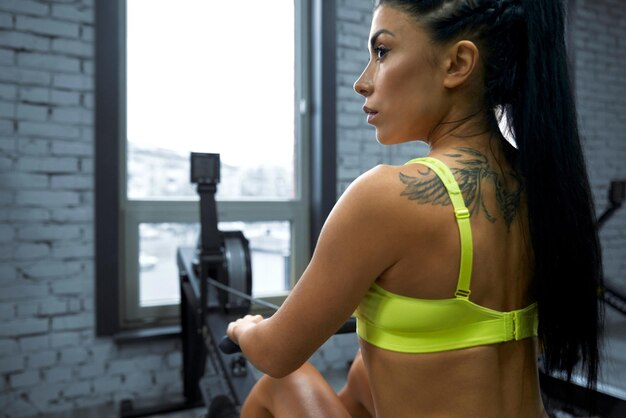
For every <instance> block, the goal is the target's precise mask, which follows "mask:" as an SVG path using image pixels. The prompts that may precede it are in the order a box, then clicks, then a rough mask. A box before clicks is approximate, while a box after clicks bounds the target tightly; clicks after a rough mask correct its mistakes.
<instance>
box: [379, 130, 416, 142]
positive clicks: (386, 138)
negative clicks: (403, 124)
mask: <svg viewBox="0 0 626 418" xmlns="http://www.w3.org/2000/svg"><path fill="white" fill-rule="evenodd" d="M376 141H378V143H379V144H382V145H395V144H404V143H405V142H411V141H423V140H422V139H419V138H417V137H416V136H411V135H403V134H402V133H400V132H393V133H392V132H384V131H381V130H379V129H376Z"/></svg>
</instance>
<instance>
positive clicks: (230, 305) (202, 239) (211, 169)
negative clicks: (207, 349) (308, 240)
mask: <svg viewBox="0 0 626 418" xmlns="http://www.w3.org/2000/svg"><path fill="white" fill-rule="evenodd" d="M190 177H191V182H192V183H195V184H197V189H196V190H197V192H198V195H199V196H200V236H199V238H198V244H197V247H196V252H195V257H194V260H193V265H194V270H195V273H196V275H197V276H198V277H199V278H200V285H201V288H202V289H201V294H200V297H201V307H202V309H206V308H207V307H208V303H209V300H210V298H209V296H208V292H209V287H208V286H207V279H208V278H211V279H213V280H216V281H218V282H220V283H222V284H224V285H226V286H228V287H230V288H233V289H235V290H238V291H240V292H243V293H245V294H248V295H250V294H251V293H252V269H251V264H250V246H249V242H248V240H247V239H246V238H245V236H244V235H243V233H242V232H241V231H220V230H219V229H218V226H217V205H216V201H215V194H216V193H217V184H218V183H219V182H220V155H219V154H208V153H198V152H192V153H191V176H190ZM214 290H215V291H216V292H217V300H218V302H219V306H220V308H222V309H223V310H224V311H226V312H241V313H247V312H248V311H249V310H250V301H249V300H246V299H243V298H238V297H236V296H235V295H233V294H231V293H228V292H225V291H223V290H220V289H214Z"/></svg>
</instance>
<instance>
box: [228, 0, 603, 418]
mask: <svg viewBox="0 0 626 418" xmlns="http://www.w3.org/2000/svg"><path fill="white" fill-rule="evenodd" d="M563 20H564V19H563V9H562V4H561V2H560V1H556V0H534V1H533V0H525V1H522V0H508V1H507V0H422V1H419V0H417V1H400V0H381V1H380V2H379V3H378V4H377V6H376V9H375V12H374V17H373V22H372V27H371V32H370V40H369V52H370V61H369V63H368V65H367V67H366V68H365V70H364V72H363V74H362V75H361V76H360V78H359V79H358V80H357V82H356V83H355V90H356V92H357V93H359V94H360V95H362V96H363V97H364V98H365V106H364V111H365V112H366V114H367V119H368V122H369V123H370V124H371V125H373V126H374V127H375V128H376V136H377V139H378V141H379V142H380V143H382V144H389V145H391V144H398V143H403V142H408V141H411V140H416V139H420V140H423V141H425V142H426V143H427V144H428V145H429V147H430V153H429V155H428V157H429V158H425V159H417V160H414V161H411V162H410V164H407V165H404V166H401V167H394V166H378V167H375V168H374V169H372V170H370V171H369V172H367V173H365V174H364V175H362V176H360V177H359V178H358V179H357V180H356V181H355V182H354V183H353V184H352V185H351V186H350V187H349V188H348V190H347V191H346V192H345V193H344V195H343V196H342V197H341V199H340V200H339V202H338V203H337V205H336V206H335V208H334V209H333V211H332V213H331V215H330V216H329V218H328V220H327V222H326V224H325V225H324V228H323V230H322V233H321V235H320V238H319V242H318V245H317V247H316V250H315V254H314V255H313V258H312V260H311V263H310V265H309V266H308V268H307V269H306V271H305V272H304V274H303V276H302V278H301V279H300V281H299V282H298V284H297V286H295V288H294V289H293V291H292V292H291V294H290V296H289V297H288V298H287V300H286V301H285V303H284V304H283V306H282V307H281V309H280V310H279V311H278V312H277V313H276V314H275V315H274V316H272V317H271V318H269V319H262V318H261V317H259V316H247V317H245V318H242V319H240V320H238V321H236V322H234V323H232V324H230V326H229V329H228V335H229V337H230V338H231V339H233V340H234V341H235V342H237V343H238V344H240V346H241V348H242V351H243V353H244V354H245V355H246V357H247V358H248V359H249V360H250V361H251V362H252V363H253V364H254V365H255V366H257V367H258V368H259V369H260V370H261V371H264V372H265V373H267V375H268V376H265V377H263V378H262V379H261V380H260V381H259V382H258V384H257V385H256V386H255V388H254V389H253V391H252V392H251V394H250V396H249V398H248V399H247V401H246V402H245V404H244V406H243V409H242V416H243V417H247V416H251V417H261V416H277V417H281V416H285V417H306V416H311V417H348V416H352V417H374V416H375V417H394V418H396V417H443V416H446V417H544V416H547V414H546V411H545V409H544V406H543V403H542V400H541V396H540V390H539V381H538V370H537V367H538V366H537V359H538V357H539V355H540V351H542V352H543V353H542V354H543V359H544V363H545V367H546V369H547V370H548V371H563V372H565V373H566V374H567V375H568V376H570V375H571V374H572V372H573V371H574V370H575V368H576V367H578V366H581V367H582V370H583V372H584V374H585V376H586V377H587V379H588V384H589V386H591V387H593V386H594V385H595V381H596V375H597V367H598V333H599V331H598V329H599V325H600V318H601V316H600V314H599V307H598V302H597V298H596V286H597V281H598V280H599V279H600V277H601V275H600V273H601V271H600V270H601V267H600V250H599V246H598V241H597V236H596V233H595V230H594V226H593V224H594V222H593V221H594V219H593V218H594V215H593V205H592V201H591V196H590V192H589V186H588V180H587V174H586V170H585V166H584V162H583V157H582V152H581V147H580V143H579V137H578V131H577V127H576V113H575V107H574V101H573V97H572V92H571V89H570V85H569V79H568V74H567V62H566V55H565V47H564V40H563V32H564V24H563ZM497 114H501V115H502V114H503V115H505V116H506V118H503V119H499V118H498V117H497V116H496V115H497ZM499 120H500V122H506V121H507V120H508V122H509V125H508V128H507V129H502V130H501V129H499V124H498V122H499ZM503 132H504V134H503ZM505 136H508V137H509V138H508V140H507V138H506V137H505ZM509 141H510V142H509ZM352 313H355V314H356V316H357V320H358V325H357V328H358V331H357V332H358V335H359V337H360V347H361V350H360V353H358V354H357V357H356V359H355V362H354V363H353V365H352V368H351V370H350V373H349V376H348V383H347V385H346V387H345V388H344V389H343V390H342V391H341V392H340V393H339V394H338V395H336V394H335V393H334V392H333V390H332V389H331V388H330V386H329V385H328V384H327V383H326V382H325V381H324V379H323V378H322V377H321V375H320V374H319V373H318V372H317V371H316V370H314V368H313V367H312V366H311V365H309V364H305V362H306V360H307V359H308V358H309V356H310V355H311V354H312V353H313V352H314V351H315V350H316V349H317V348H319V347H320V346H321V345H322V343H323V342H324V341H326V340H327V339H328V338H329V337H330V336H331V335H332V334H333V333H334V332H335V330H337V329H338V328H339V326H340V325H341V324H342V323H343V322H344V321H345V320H346V319H347V318H348V317H349V316H350V315H351V314H352ZM536 337H538V338H536ZM538 341H540V342H541V349H540V348H539V344H538Z"/></svg>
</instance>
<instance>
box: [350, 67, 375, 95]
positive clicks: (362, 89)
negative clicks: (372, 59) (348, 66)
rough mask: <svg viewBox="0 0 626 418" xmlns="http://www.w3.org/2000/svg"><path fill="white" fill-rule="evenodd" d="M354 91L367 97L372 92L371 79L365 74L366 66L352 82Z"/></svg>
mask: <svg viewBox="0 0 626 418" xmlns="http://www.w3.org/2000/svg"><path fill="white" fill-rule="evenodd" d="M354 91H356V92H357V93H359V94H360V95H361V96H363V97H368V96H369V95H371V94H372V81H371V79H370V77H369V76H368V74H367V68H365V70H363V73H361V75H360V76H359V78H358V79H357V80H356V81H355V82H354Z"/></svg>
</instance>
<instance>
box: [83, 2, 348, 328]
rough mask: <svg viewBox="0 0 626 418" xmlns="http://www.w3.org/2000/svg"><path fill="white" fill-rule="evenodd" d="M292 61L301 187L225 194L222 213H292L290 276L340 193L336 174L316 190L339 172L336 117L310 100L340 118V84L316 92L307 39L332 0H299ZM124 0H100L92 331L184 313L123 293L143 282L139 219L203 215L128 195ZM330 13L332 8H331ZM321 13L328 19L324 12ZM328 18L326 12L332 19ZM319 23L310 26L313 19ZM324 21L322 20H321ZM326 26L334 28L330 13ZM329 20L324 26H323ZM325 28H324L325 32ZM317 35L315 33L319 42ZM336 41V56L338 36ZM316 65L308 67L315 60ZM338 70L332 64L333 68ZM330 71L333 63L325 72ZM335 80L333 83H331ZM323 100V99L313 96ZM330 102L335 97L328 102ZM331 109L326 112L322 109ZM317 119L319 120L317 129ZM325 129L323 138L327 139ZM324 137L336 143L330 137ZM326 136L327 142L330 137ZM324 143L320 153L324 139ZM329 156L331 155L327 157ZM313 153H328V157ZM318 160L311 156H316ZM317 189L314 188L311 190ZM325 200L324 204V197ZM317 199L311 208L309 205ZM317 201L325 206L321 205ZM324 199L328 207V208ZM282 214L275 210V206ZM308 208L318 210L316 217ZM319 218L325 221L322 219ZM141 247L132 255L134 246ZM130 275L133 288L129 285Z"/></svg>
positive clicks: (190, 204)
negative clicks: (260, 195) (267, 195)
mask: <svg viewBox="0 0 626 418" xmlns="http://www.w3.org/2000/svg"><path fill="white" fill-rule="evenodd" d="M294 3H295V19H296V21H295V28H296V31H295V32H296V33H295V36H296V38H295V42H296V44H295V45H296V48H295V71H296V76H295V80H296V96H297V97H296V98H295V103H294V104H295V106H294V107H295V114H294V118H295V124H296V134H297V137H296V158H295V165H296V166H295V169H296V176H297V195H296V196H295V197H294V199H293V200H287V201H282V200H268V201H219V202H218V203H217V208H218V219H219V220H220V221H224V222H229V221H244V222H252V221H289V222H290V223H291V241H292V242H291V248H292V262H291V277H290V281H291V283H292V284H293V283H295V280H296V278H297V277H299V276H300V274H301V273H302V272H303V271H304V269H305V267H306V265H307V264H308V261H309V259H310V254H311V248H312V243H314V242H315V240H316V239H317V235H318V234H319V229H320V228H321V223H323V220H325V218H326V216H327V215H328V212H329V211H330V207H332V204H334V201H335V186H334V184H332V185H331V186H329V187H327V188H326V189H324V190H323V191H320V187H319V184H321V180H322V179H324V181H325V182H326V184H327V183H328V179H329V178H332V181H333V182H334V181H335V171H336V168H335V164H336V163H335V161H334V158H335V151H334V143H335V134H334V124H333V125H331V126H329V125H328V123H327V122H326V121H325V119H324V118H321V117H319V116H318V115H319V114H320V113H322V112H321V111H318V112H315V111H313V110H312V109H313V101H314V100H315V101H316V102H317V103H318V104H322V103H329V100H328V99H329V98H331V99H332V101H331V103H332V111H333V115H332V122H333V123H334V108H335V107H334V92H333V93H332V94H327V95H326V96H327V97H324V98H323V99H324V100H323V102H322V101H318V100H321V99H320V97H318V96H319V95H318V96H316V97H314V96H313V95H312V92H314V91H319V90H320V89H319V88H318V87H317V85H320V80H321V79H323V78H324V77H326V79H327V78H328V76H324V77H320V76H319V73H320V69H321V66H320V65H318V64H319V63H316V64H315V65H311V64H312V63H311V60H312V59H315V58H314V56H313V54H312V53H311V46H312V45H314V44H315V43H316V42H315V41H314V40H313V39H312V38H320V39H321V36H320V34H319V33H318V30H324V28H323V27H319V21H320V19H321V15H320V13H319V12H320V11H321V10H324V9H326V10H327V12H326V13H327V14H328V10H334V8H335V7H336V6H335V2H334V1H332V2H330V3H332V5H331V4H329V2H327V3H326V4H323V3H322V1H321V0H295V1H294ZM125 15H126V0H113V1H107V2H97V3H96V31H97V36H96V82H95V89H96V114H95V124H96V144H95V151H96V158H95V166H94V168H95V233H96V237H95V247H96V248H95V252H96V257H95V274H96V333H97V335H99V336H105V335H114V334H116V333H119V332H120V331H122V330H125V329H129V328H131V329H132V328H146V327H151V326H161V325H163V326H166V325H170V324H175V323H177V322H178V317H177V314H178V307H177V305H164V306H156V307H144V308H139V306H138V303H137V304H136V305H135V306H129V304H126V303H125V299H126V298H128V297H129V296H130V297H133V298H135V300H137V298H136V296H137V293H138V287H139V275H138V272H139V265H138V264H139V235H138V234H139V224H140V223H141V222H183V223H188V222H189V223H197V222H198V220H199V207H198V203H197V201H173V200H156V199H144V200H134V201H129V200H128V199H127V196H126V184H127V183H126V96H125V94H126V79H125V71H126V65H125V48H126V35H125V32H126V16H125ZM332 16H333V19H334V12H333V13H332ZM322 20H323V19H322ZM328 23H329V21H326V25H327V24H328ZM314 25H315V26H318V29H313V28H312V26H314ZM322 26H324V25H322ZM330 28H331V29H332V30H330V31H328V33H332V36H333V37H334V21H333V22H332V24H331V26H330ZM326 30H328V28H326ZM328 33H327V34H326V36H328ZM318 44H319V42H318ZM327 46H328V47H330V48H332V51H333V54H332V55H333V58H332V59H327V60H326V66H328V61H332V63H333V65H334V39H333V41H332V43H331V44H329V45H327ZM310 68H313V69H312V70H309V69H310ZM330 73H331V74H332V79H333V80H334V68H333V69H332V71H330ZM326 74H328V73H326ZM333 90H334V89H333ZM316 107H317V108H318V109H319V108H320V107H321V106H316ZM329 107H330V106H329ZM326 113H328V112H326ZM315 126H320V127H321V126H323V128H319V129H317V130H316V129H315ZM322 137H324V138H325V141H321V138H322ZM328 142H330V143H331V145H328ZM320 144H326V145H325V146H324V147H322V146H320ZM322 148H324V149H325V150H326V154H324V155H323V154H322V152H321V149H322ZM322 157H323V158H322ZM328 157H332V160H333V161H328V159H327V158H328ZM315 161H318V162H319V161H325V163H324V165H322V164H319V163H317V165H315V168H314V167H312V165H313V164H315ZM312 162H313V164H312ZM312 190H317V192H316V193H312ZM323 202H325V204H323ZM313 207H314V208H316V210H313V209H312V208H313ZM320 208H322V209H321V210H320ZM324 208H325V209H324ZM277 215H278V216H277ZM311 216H313V217H314V218H315V219H318V222H317V224H319V225H318V226H317V227H315V226H313V225H314V224H315V222H312V223H310V222H309V221H310V220H311ZM320 222H321V223H320ZM135 255H136V256H135ZM129 282H132V283H133V285H134V289H133V288H132V287H131V288H130V290H128V289H127V286H126V284H127V283H129Z"/></svg>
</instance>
